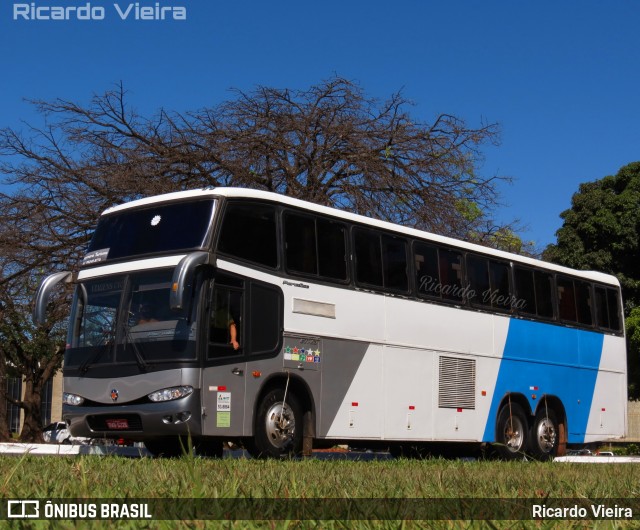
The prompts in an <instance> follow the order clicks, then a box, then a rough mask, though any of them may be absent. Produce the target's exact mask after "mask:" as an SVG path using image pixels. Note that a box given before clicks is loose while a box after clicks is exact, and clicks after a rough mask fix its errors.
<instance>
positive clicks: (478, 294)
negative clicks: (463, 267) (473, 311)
mask: <svg viewBox="0 0 640 530" xmlns="http://www.w3.org/2000/svg"><path fill="white" fill-rule="evenodd" d="M467 279H468V280H469V290H468V293H469V294H468V296H469V301H470V303H471V305H472V306H475V307H482V306H489V307H490V306H491V285H490V283H489V263H488V261H487V260H486V259H485V258H481V257H480V256H474V255H471V254H470V255H467Z"/></svg>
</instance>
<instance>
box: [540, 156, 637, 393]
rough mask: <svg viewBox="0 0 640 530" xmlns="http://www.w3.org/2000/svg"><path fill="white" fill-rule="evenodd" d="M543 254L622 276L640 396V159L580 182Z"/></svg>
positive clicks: (633, 379)
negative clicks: (589, 180)
mask: <svg viewBox="0 0 640 530" xmlns="http://www.w3.org/2000/svg"><path fill="white" fill-rule="evenodd" d="M560 217H562V219H563V220H564V222H563V224H562V227H561V228H560V229H559V230H558V231H557V232H556V235H557V243H556V244H554V245H549V246H548V247H547V248H546V249H545V251H544V253H543V258H544V259H546V260H547V261H552V262H554V263H558V264H561V265H566V266H568V267H573V268H575V269H584V270H598V271H602V272H608V273H609V274H613V275H615V276H617V277H618V279H619V280H620V284H621V285H622V295H623V298H624V300H625V315H626V317H627V319H626V327H627V358H628V375H629V397H630V398H631V399H640V267H639V266H638V264H640V162H634V163H631V164H628V165H626V166H624V167H622V168H621V169H620V170H619V171H618V173H617V174H616V175H615V176H607V177H604V178H603V179H600V180H596V181H594V182H586V183H584V184H580V188H579V190H578V192H577V193H576V194H575V195H574V196H573V197H572V199H571V208H570V209H569V210H566V211H564V212H562V214H560Z"/></svg>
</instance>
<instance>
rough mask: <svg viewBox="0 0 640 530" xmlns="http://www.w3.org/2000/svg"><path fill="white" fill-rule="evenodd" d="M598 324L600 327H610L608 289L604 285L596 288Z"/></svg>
mask: <svg viewBox="0 0 640 530" xmlns="http://www.w3.org/2000/svg"><path fill="white" fill-rule="evenodd" d="M595 309H596V324H597V325H598V327H600V328H607V329H608V328H609V327H610V325H609V308H608V307H607V290H606V289H605V288H604V287H596V288H595Z"/></svg>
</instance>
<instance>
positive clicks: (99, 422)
mask: <svg viewBox="0 0 640 530" xmlns="http://www.w3.org/2000/svg"><path fill="white" fill-rule="evenodd" d="M123 421H126V425H127V427H126V428H124V427H118V428H114V427H113V426H114V425H122V422H123ZM87 423H88V424H89V428H90V429H91V430H92V431H109V432H131V431H141V430H142V419H141V418H140V415H139V414H101V415H94V416H87Z"/></svg>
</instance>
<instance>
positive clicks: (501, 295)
mask: <svg viewBox="0 0 640 530" xmlns="http://www.w3.org/2000/svg"><path fill="white" fill-rule="evenodd" d="M510 271H511V267H510V266H509V264H507V263H504V262H502V261H490V262H489V280H490V282H491V307H493V308H494V309H499V310H502V311H510V310H511V302H512V300H511V289H510V283H511V282H510V281H509V276H510V274H509V273H510Z"/></svg>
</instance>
